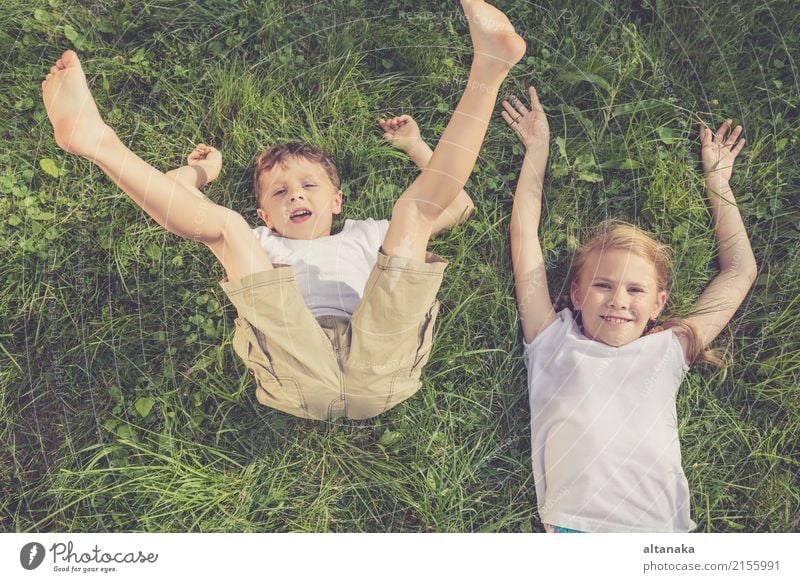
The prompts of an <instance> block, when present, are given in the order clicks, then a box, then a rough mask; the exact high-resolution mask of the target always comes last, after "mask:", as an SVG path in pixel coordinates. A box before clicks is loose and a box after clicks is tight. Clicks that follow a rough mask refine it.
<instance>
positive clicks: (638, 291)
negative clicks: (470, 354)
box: [630, 287, 644, 293]
mask: <svg viewBox="0 0 800 582" xmlns="http://www.w3.org/2000/svg"><path fill="white" fill-rule="evenodd" d="M630 291H631V293H644V290H643V289H639V288H638V287H633V288H632V289H631V290H630Z"/></svg>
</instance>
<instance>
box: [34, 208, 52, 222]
mask: <svg viewBox="0 0 800 582" xmlns="http://www.w3.org/2000/svg"><path fill="white" fill-rule="evenodd" d="M28 217H30V218H32V219H33V220H53V219H54V218H55V217H56V215H55V214H54V213H53V212H45V211H43V210H39V209H38V208H36V207H35V206H29V207H28Z"/></svg>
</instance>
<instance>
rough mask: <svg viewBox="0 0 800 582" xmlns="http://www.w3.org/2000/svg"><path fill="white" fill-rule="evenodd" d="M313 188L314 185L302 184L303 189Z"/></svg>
mask: <svg viewBox="0 0 800 582" xmlns="http://www.w3.org/2000/svg"><path fill="white" fill-rule="evenodd" d="M315 186H316V184H304V185H303V187H304V188H314V187H315Z"/></svg>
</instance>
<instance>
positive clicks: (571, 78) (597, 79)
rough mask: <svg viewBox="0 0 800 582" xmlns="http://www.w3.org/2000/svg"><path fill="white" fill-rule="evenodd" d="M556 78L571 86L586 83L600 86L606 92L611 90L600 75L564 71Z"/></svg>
mask: <svg viewBox="0 0 800 582" xmlns="http://www.w3.org/2000/svg"><path fill="white" fill-rule="evenodd" d="M558 78H559V79H560V80H562V81H566V82H567V83H569V84H571V85H575V84H577V83H580V82H582V81H588V82H589V83H592V84H593V85H600V86H601V87H602V88H603V89H605V90H606V91H610V90H611V85H609V84H608V81H606V80H605V79H604V78H603V77H601V76H600V75H595V74H594V73H586V72H584V71H565V72H563V73H561V74H560V75H559V76H558Z"/></svg>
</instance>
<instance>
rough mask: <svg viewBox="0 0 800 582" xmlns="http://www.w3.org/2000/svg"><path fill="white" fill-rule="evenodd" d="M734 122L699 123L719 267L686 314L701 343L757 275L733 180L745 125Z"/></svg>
mask: <svg viewBox="0 0 800 582" xmlns="http://www.w3.org/2000/svg"><path fill="white" fill-rule="evenodd" d="M731 125H732V122H731V120H730V119H728V120H726V121H725V123H723V124H722V125H721V126H720V127H719V129H718V130H717V131H716V133H714V132H712V131H711V130H710V129H709V128H707V127H705V126H701V127H700V143H701V145H702V150H701V152H702V158H703V174H704V181H705V189H706V194H707V195H708V200H709V205H710V208H711V218H712V221H713V223H714V230H715V232H716V239H717V248H718V251H719V252H718V255H719V267H720V272H719V275H717V276H716V277H714V279H713V280H712V281H711V283H709V284H708V286H707V287H706V288H705V290H704V291H703V293H702V294H701V295H700V298H699V299H698V300H697V302H696V303H695V304H694V309H693V312H694V315H692V316H691V317H689V318H687V319H688V320H689V321H690V322H691V323H692V324H693V325H694V327H695V328H696V329H697V331H698V333H699V340H700V342H701V344H702V346H701V347H706V346H707V345H708V344H710V343H711V342H712V341H713V340H714V338H715V337H717V335H719V333H720V331H722V329H723V328H724V327H725V326H726V325H727V324H728V322H729V321H730V320H731V318H732V317H733V314H734V313H735V312H736V310H737V309H738V308H739V305H741V304H742V301H744V298H745V296H746V295H747V293H748V291H749V290H750V287H751V286H752V285H753V282H754V281H755V279H756V275H757V274H758V265H757V264H756V259H755V256H754V255H753V249H752V248H751V247H750V240H749V239H748V238H747V232H746V230H745V228H744V223H743V222H742V215H741V214H740V213H739V207H738V206H737V205H736V200H735V198H734V197H733V191H732V190H731V187H730V184H729V181H730V178H731V175H732V173H733V162H734V160H735V159H736V156H737V155H738V154H739V152H740V151H741V149H742V147H743V146H744V143H745V140H744V139H741V140H738V142H737V139H738V138H739V136H740V135H741V132H742V127H741V126H736V128H735V129H733V131H730V129H731ZM729 131H730V133H729ZM679 337H680V339H681V343H682V344H683V346H684V351H685V352H688V350H687V349H686V348H687V343H688V340H687V338H686V337H685V336H679Z"/></svg>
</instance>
